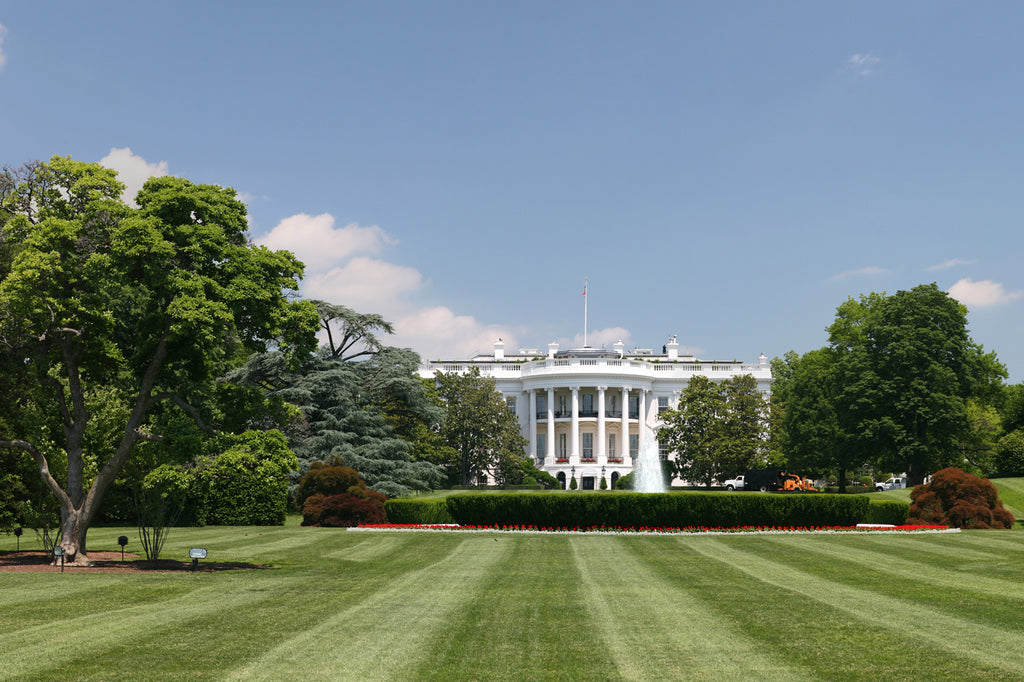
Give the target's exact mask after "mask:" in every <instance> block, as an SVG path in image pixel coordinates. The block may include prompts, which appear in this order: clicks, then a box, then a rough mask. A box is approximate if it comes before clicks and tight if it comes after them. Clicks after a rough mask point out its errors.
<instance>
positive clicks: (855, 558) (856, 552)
mask: <svg viewBox="0 0 1024 682" xmlns="http://www.w3.org/2000/svg"><path fill="white" fill-rule="evenodd" d="M772 541H773V542H774V543H775V544H779V545H788V546H791V547H793V548H794V549H796V550H798V551H800V552H801V553H802V554H804V556H806V554H807V553H808V552H811V553H814V554H819V555H822V556H827V557H830V558H831V559H833V560H834V561H836V562H843V561H846V562H850V563H855V564H857V565H859V566H864V567H865V568H868V569H871V570H872V571H878V572H880V573H885V574H887V575H891V576H894V577H897V578H908V577H909V578H912V579H913V580H914V581H915V582H920V581H923V582H927V583H928V584H929V585H934V586H936V587H941V588H944V589H949V590H958V591H963V590H967V591H970V592H976V593H978V594H987V595H992V596H996V597H1006V596H1007V595H1015V596H1017V597H1020V596H1021V584H1020V583H1019V582H1018V581H1015V580H1001V579H999V578H991V577H988V576H984V575H974V574H971V575H970V576H969V579H966V580H965V575H964V574H963V573H962V572H953V571H950V570H948V569H945V568H941V567H938V566H933V565H930V564H926V563H924V562H921V561H913V560H910V559H902V558H900V557H898V556H896V555H895V554H894V553H893V551H888V552H886V551H874V550H864V549H857V548H856V547H852V546H850V545H848V544H844V545H842V546H835V545H832V544H826V543H820V542H819V543H809V542H806V541H805V540H804V539H803V538H796V537H784V536H774V537H772ZM889 549H890V550H892V549H893V548H892V547H891V546H890V547H889ZM1015 593H1016V594H1015Z"/></svg>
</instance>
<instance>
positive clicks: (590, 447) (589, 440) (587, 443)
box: [583, 433, 594, 459]
mask: <svg viewBox="0 0 1024 682" xmlns="http://www.w3.org/2000/svg"><path fill="white" fill-rule="evenodd" d="M583 459H594V434H592V433H584V434H583Z"/></svg>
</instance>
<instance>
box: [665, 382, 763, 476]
mask: <svg viewBox="0 0 1024 682" xmlns="http://www.w3.org/2000/svg"><path fill="white" fill-rule="evenodd" d="M661 420H662V421H663V422H664V426H663V427H662V428H661V429H660V430H659V432H658V440H659V441H660V442H661V443H663V444H664V445H665V446H667V447H668V449H669V450H670V451H672V452H674V453H676V471H677V472H678V473H679V476H680V477H681V478H684V479H687V480H690V481H699V482H701V483H703V484H704V485H708V486H710V485H711V484H712V482H713V481H715V480H716V479H719V480H720V479H723V478H727V477H729V476H735V475H736V474H738V473H740V472H743V471H746V470H747V469H749V468H752V467H755V466H757V465H759V464H761V465H763V463H764V461H765V458H766V456H767V449H768V441H767V437H766V435H767V434H766V429H767V426H768V403H767V402H766V401H765V400H764V398H763V397H762V396H761V393H760V391H759V390H758V388H757V381H756V380H755V379H754V377H752V376H750V375H742V376H738V377H733V378H731V379H729V380H727V381H724V382H722V383H720V384H716V383H714V382H712V381H711V380H710V379H708V378H707V377H705V376H695V377H694V378H693V379H691V380H690V383H689V384H688V385H687V387H686V388H685V389H684V390H683V392H682V395H681V396H680V399H679V405H678V407H676V408H675V409H671V410H668V411H666V412H663V413H662V414H661Z"/></svg>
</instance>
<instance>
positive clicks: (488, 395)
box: [435, 367, 539, 485]
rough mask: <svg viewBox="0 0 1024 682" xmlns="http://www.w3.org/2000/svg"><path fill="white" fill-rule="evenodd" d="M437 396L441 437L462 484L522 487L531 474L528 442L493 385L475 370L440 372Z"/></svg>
mask: <svg viewBox="0 0 1024 682" xmlns="http://www.w3.org/2000/svg"><path fill="white" fill-rule="evenodd" d="M435 379H436V382H437V395H438V398H439V399H440V401H441V404H442V405H443V408H444V412H445V417H444V422H443V424H442V426H441V435H442V436H443V437H444V439H445V441H447V444H448V446H449V447H450V448H452V450H454V451H455V453H456V462H455V466H456V468H457V470H458V475H459V482H460V483H461V484H462V485H479V484H483V483H486V482H487V481H486V480H485V479H487V478H489V479H492V480H494V481H496V482H497V483H498V484H499V485H504V484H508V483H511V484H518V483H522V481H523V478H525V477H526V476H527V475H531V476H533V477H534V478H538V480H539V477H538V476H537V475H536V474H534V473H533V472H532V471H530V467H528V466H527V465H528V464H529V462H524V461H523V460H526V459H528V458H527V457H526V455H525V452H526V445H527V443H526V439H525V438H523V435H522V433H520V430H519V420H518V419H517V418H516V415H515V414H514V413H513V412H512V410H510V409H508V406H507V405H506V404H505V400H504V398H502V396H501V393H499V392H498V391H497V390H496V389H495V386H494V380H493V379H491V378H489V377H483V376H481V375H480V370H479V369H478V368H476V367H474V368H473V369H472V370H470V371H469V372H467V373H466V374H455V373H452V374H448V373H445V372H439V373H438V374H437V376H436V377H435Z"/></svg>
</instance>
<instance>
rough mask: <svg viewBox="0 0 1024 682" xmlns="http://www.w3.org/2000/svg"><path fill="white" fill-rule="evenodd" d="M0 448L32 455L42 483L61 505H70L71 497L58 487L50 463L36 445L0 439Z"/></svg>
mask: <svg viewBox="0 0 1024 682" xmlns="http://www.w3.org/2000/svg"><path fill="white" fill-rule="evenodd" d="M0 448H12V449H15V450H22V451H24V452H27V453H28V454H30V455H32V458H33V459H35V460H36V464H37V465H39V475H40V476H41V477H42V479H43V483H45V484H46V487H47V488H49V489H50V492H52V493H53V494H54V495H55V496H56V497H57V499H58V500H59V501H60V503H61V506H70V505H71V499H70V498H69V497H68V495H67V493H65V492H64V490H63V489H62V488H61V487H60V483H58V482H57V479H55V478H54V477H53V475H52V474H51V473H50V463H49V462H47V461H46V456H45V455H44V454H43V453H41V452H39V450H38V449H36V446H34V445H32V443H29V442H28V441H24V440H0Z"/></svg>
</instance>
